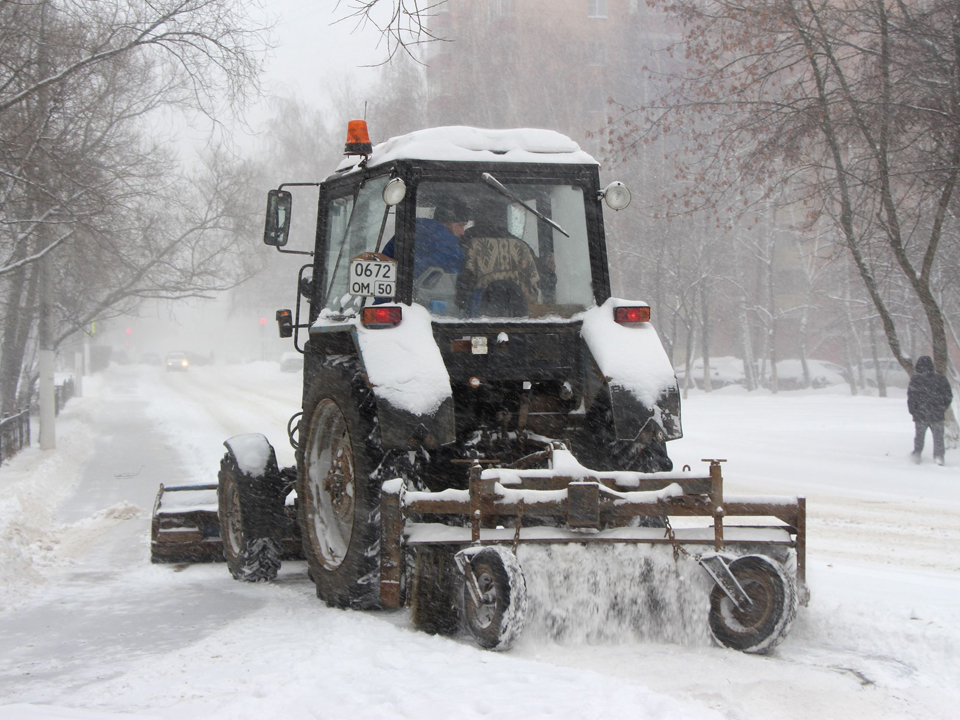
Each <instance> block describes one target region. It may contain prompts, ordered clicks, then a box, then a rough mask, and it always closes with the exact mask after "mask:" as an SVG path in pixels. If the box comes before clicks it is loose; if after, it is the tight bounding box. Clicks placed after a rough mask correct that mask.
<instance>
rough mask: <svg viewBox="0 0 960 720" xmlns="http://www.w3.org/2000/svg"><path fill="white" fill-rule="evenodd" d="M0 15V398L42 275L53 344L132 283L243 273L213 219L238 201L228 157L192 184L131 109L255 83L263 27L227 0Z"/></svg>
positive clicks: (228, 214)
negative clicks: (52, 290)
mask: <svg viewBox="0 0 960 720" xmlns="http://www.w3.org/2000/svg"><path fill="white" fill-rule="evenodd" d="M0 21H2V22H0V50H2V58H3V61H2V63H0V302H2V303H3V307H4V313H3V326H2V329H0V332H2V334H3V348H2V352H0V394H2V401H3V406H4V409H9V408H10V407H11V406H12V404H13V403H15V402H16V400H15V398H16V395H17V388H18V385H20V380H19V379H20V376H21V372H22V369H23V367H24V363H25V362H27V361H28V359H29V357H30V355H31V353H30V352H29V351H28V343H29V342H31V338H33V339H34V340H35V339H36V336H35V328H36V327H37V322H38V314H37V305H38V303H39V304H43V303H46V302H47V301H46V300H45V299H44V298H45V297H46V296H45V295H44V294H43V293H42V292H41V290H42V288H43V287H44V286H45V285H46V287H48V288H49V287H53V286H54V285H55V287H56V290H57V294H56V295H54V297H53V299H54V302H53V304H54V305H55V306H56V307H55V309H54V311H52V313H48V315H44V317H47V318H49V319H50V321H51V322H52V323H53V325H54V326H53V327H52V328H50V330H49V334H48V335H47V338H48V340H46V341H45V343H47V344H50V345H55V344H57V343H59V342H61V341H62V340H63V339H64V338H65V337H67V336H69V334H70V333H72V332H75V331H76V330H77V329H78V328H80V327H82V326H83V325H84V324H85V323H86V322H87V321H88V320H89V319H91V318H94V317H97V318H101V317H105V316H107V315H109V314H111V313H114V312H117V311H118V309H121V308H129V307H130V306H131V304H132V303H134V302H136V301H137V300H138V299H143V298H147V297H158V296H164V297H184V296H194V295H197V294H202V293H206V292H209V291H211V290H214V289H217V288H222V287H224V286H229V285H231V284H232V283H234V282H236V280H237V278H238V277H242V276H243V274H244V272H245V271H246V268H244V267H243V264H242V263H237V262H232V261H231V260H230V259H231V258H233V256H234V253H233V252H232V251H231V250H230V248H232V247H235V242H236V239H237V235H236V233H234V234H232V235H230V233H229V229H228V227H226V223H227V222H228V219H229V222H231V223H234V230H235V229H236V225H235V223H236V222H237V220H238V218H240V217H242V215H243V211H241V210H239V209H238V208H237V207H236V205H237V200H238V199H239V198H240V197H245V195H243V193H241V192H239V187H238V185H237V183H236V179H237V178H240V177H243V175H242V172H243V171H242V168H238V167H237V166H236V164H235V163H229V162H227V161H226V160H225V159H224V158H223V156H222V155H221V156H218V157H216V158H215V159H213V160H211V165H210V166H209V167H208V168H207V178H206V180H205V182H206V183H207V184H206V185H205V186H204V187H202V188H198V187H197V186H196V185H195V184H191V183H190V182H189V181H187V180H182V179H181V178H180V176H181V175H182V173H181V172H180V171H179V169H178V166H177V164H176V163H175V162H174V159H173V158H172V157H171V156H170V154H169V153H167V152H166V151H165V150H164V148H163V147H162V145H160V144H159V143H157V142H155V141H153V140H151V139H150V136H149V135H148V134H147V133H146V127H147V125H146V122H145V120H147V119H148V118H150V117H151V114H153V113H155V111H156V110H157V109H158V108H159V107H161V106H169V105H171V104H172V105H177V106H190V107H192V108H195V109H198V110H200V111H201V112H207V113H210V114H213V113H214V112H215V111H216V110H217V108H218V107H219V106H220V104H222V103H223V102H226V103H229V104H233V105H236V104H237V103H239V102H241V101H242V100H243V98H244V96H245V94H246V93H248V92H250V91H251V90H253V91H255V90H256V87H257V72H258V70H259V54H258V53H259V51H260V50H261V49H262V44H263V43H262V41H263V37H264V32H265V29H264V28H260V27H258V26H256V25H255V24H253V23H252V21H251V19H250V17H248V3H245V2H242V1H241V0H160V1H159V2H147V0H134V1H133V2H120V1H119V0H116V2H94V1H93V0H75V1H74V2H70V3H62V2H55V1H54V0H36V1H34V2H31V1H30V0H24V1H23V2H17V3H13V2H4V3H0ZM229 178H233V180H232V181H231V180H229ZM229 182H234V185H233V186H230V185H228V184H227V183H229ZM227 236H229V243H228V242H227V241H226V240H225V238H226V237H227ZM41 259H42V260H43V263H42V264H43V265H44V266H45V267H46V268H47V269H48V271H49V272H48V273H47V274H46V275H43V274H41V273H40V271H39V269H38V268H37V267H35V265H37V264H38V261H39V260H41ZM44 277H46V282H45V281H44ZM47 325H48V327H49V325H50V323H48V324H47Z"/></svg>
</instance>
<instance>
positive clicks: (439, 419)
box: [311, 305, 456, 449]
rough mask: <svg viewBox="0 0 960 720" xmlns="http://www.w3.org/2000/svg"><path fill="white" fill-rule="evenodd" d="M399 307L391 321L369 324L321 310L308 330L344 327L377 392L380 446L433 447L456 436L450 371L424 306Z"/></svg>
mask: <svg viewBox="0 0 960 720" xmlns="http://www.w3.org/2000/svg"><path fill="white" fill-rule="evenodd" d="M378 307H381V306H379V305H378ZM398 307H400V308H401V310H402V313H403V317H402V320H401V321H400V324H399V325H397V326H395V327H383V328H368V327H364V326H363V325H362V324H361V323H360V322H359V321H358V320H357V319H354V318H351V319H349V320H346V321H337V320H333V319H328V318H326V317H325V316H324V315H323V314H321V316H320V317H319V318H318V319H317V321H316V322H315V323H314V325H313V327H312V328H311V333H316V332H319V333H329V332H338V331H339V332H343V331H346V330H349V332H350V337H351V338H352V340H353V351H354V352H356V354H357V356H358V358H359V360H360V364H361V367H362V368H363V372H364V373H365V375H366V382H367V384H368V385H369V387H370V388H371V389H372V390H373V394H374V397H375V398H376V402H377V419H378V424H379V426H380V440H381V442H382V444H383V447H385V448H410V449H413V448H417V447H426V448H430V449H433V448H437V447H440V446H441V445H446V444H448V443H451V442H453V441H454V440H456V425H455V416H454V407H453V391H452V390H451V388H450V375H449V374H448V373H447V368H446V365H444V363H443V357H442V356H441V355H440V349H439V348H438V347H437V343H436V340H434V337H433V328H432V325H431V323H430V314H429V313H428V312H427V310H426V308H424V307H421V306H420V305H399V306H398Z"/></svg>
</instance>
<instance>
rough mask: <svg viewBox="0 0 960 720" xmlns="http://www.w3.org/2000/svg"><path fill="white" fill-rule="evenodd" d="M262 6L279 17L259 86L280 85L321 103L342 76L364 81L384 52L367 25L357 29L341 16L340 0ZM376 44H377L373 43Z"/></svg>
mask: <svg viewBox="0 0 960 720" xmlns="http://www.w3.org/2000/svg"><path fill="white" fill-rule="evenodd" d="M267 5H268V11H269V12H270V13H271V14H274V15H277V16H279V21H278V23H277V27H276V31H275V33H274V41H275V42H276V44H277V48H276V50H275V51H274V52H273V53H272V56H271V57H270V58H269V59H268V65H267V74H266V76H265V78H264V84H265V87H266V88H267V89H268V92H269V88H270V87H271V86H285V87H287V88H289V89H290V90H291V91H293V92H294V93H295V94H297V95H299V96H301V97H303V98H304V99H306V100H309V101H310V102H311V104H313V105H316V106H317V107H321V106H322V105H323V102H324V97H325V95H324V93H325V90H326V88H327V87H329V86H330V84H331V83H332V82H334V81H335V80H336V78H338V77H342V76H344V75H348V76H350V77H351V78H352V80H353V81H354V82H356V83H358V85H359V86H361V87H365V86H367V85H369V84H370V83H371V82H372V81H373V79H374V77H375V75H376V72H377V71H376V70H375V69H373V68H370V67H364V66H370V65H375V64H376V63H378V62H382V61H383V59H384V58H385V57H386V47H385V45H384V44H383V43H381V42H380V37H379V35H378V33H377V31H376V29H375V28H373V27H370V26H368V27H366V28H359V29H358V28H357V22H356V20H354V19H350V18H348V19H345V20H343V21H342V22H335V21H336V20H337V19H338V18H344V17H345V16H346V15H347V14H348V12H349V9H348V7H347V5H348V0H343V1H342V2H341V4H340V8H338V9H337V2H336V0H270V1H269V3H268V4H267ZM378 43H380V44H379V46H378Z"/></svg>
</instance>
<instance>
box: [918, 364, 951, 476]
mask: <svg viewBox="0 0 960 720" xmlns="http://www.w3.org/2000/svg"><path fill="white" fill-rule="evenodd" d="M916 369H917V372H916V374H915V375H914V376H913V377H912V378H910V386H909V387H908V388H907V408H908V409H909V410H910V414H911V415H912V416H913V422H914V425H915V426H916V430H917V432H916V435H915V436H914V439H913V461H914V462H916V463H919V462H920V455H921V454H922V453H923V440H924V437H925V436H926V434H927V428H930V432H931V433H933V457H934V459H935V460H936V461H937V465H943V414H944V413H945V412H946V411H947V408H948V407H950V403H951V402H953V391H952V390H951V389H950V382H949V381H948V380H947V379H946V378H945V377H944V376H943V375H941V374H940V373H938V372H934V370H933V360H932V359H931V358H930V357H929V356H928V355H921V356H920V357H919V358H917V367H916Z"/></svg>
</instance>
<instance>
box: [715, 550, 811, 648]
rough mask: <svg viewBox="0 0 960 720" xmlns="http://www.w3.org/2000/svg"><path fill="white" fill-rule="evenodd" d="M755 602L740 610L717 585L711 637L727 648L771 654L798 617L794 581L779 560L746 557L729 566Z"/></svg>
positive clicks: (763, 557)
mask: <svg viewBox="0 0 960 720" xmlns="http://www.w3.org/2000/svg"><path fill="white" fill-rule="evenodd" d="M728 567H729V569H730V572H731V573H733V576H734V577H735V578H736V579H737V582H739V583H740V586H741V587H742V588H743V590H744V592H746V594H747V596H748V597H749V598H750V600H751V604H750V605H749V606H747V607H743V608H738V607H737V606H736V605H735V604H734V602H733V600H731V599H730V598H729V597H728V596H727V594H726V593H725V592H724V591H723V590H722V589H721V588H720V586H719V585H714V587H713V590H712V591H711V592H710V634H711V635H713V639H714V640H716V641H717V643H719V644H720V645H723V646H724V647H728V648H731V649H733V650H741V651H743V652H748V653H765V652H769V651H770V650H772V649H773V648H775V647H776V646H777V645H779V644H780V642H781V641H782V640H783V638H785V637H786V635H787V633H788V632H789V631H790V626H791V625H792V624H793V620H794V618H795V617H796V614H797V591H796V587H795V585H794V582H793V580H792V579H791V578H790V576H789V575H788V574H787V573H786V572H785V571H784V569H783V567H782V566H781V565H780V563H778V562H777V561H776V560H773V559H771V558H769V557H767V556H765V555H746V556H744V557H741V558H737V559H736V560H734V561H733V562H731V563H730V564H729V566H728Z"/></svg>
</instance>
